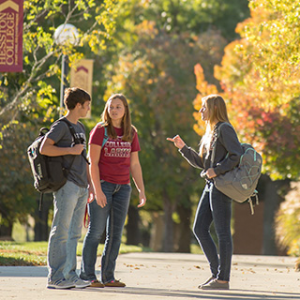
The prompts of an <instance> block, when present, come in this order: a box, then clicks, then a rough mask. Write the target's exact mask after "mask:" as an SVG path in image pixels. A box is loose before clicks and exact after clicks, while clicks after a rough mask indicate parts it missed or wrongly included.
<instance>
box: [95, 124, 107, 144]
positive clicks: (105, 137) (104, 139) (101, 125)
mask: <svg viewBox="0 0 300 300" xmlns="http://www.w3.org/2000/svg"><path fill="white" fill-rule="evenodd" d="M97 125H98V126H100V127H104V137H103V141H102V145H101V148H103V146H104V145H105V144H106V142H107V141H108V134H107V128H106V126H104V122H99V123H98V124H97Z"/></svg>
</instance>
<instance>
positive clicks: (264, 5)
mask: <svg viewBox="0 0 300 300" xmlns="http://www.w3.org/2000/svg"><path fill="white" fill-rule="evenodd" d="M250 9H251V17H250V18H249V19H247V20H245V21H244V22H242V23H240V24H239V25H238V26H237V28H236V31H237V33H238V34H240V36H241V39H239V40H236V41H234V42H232V43H230V44H229V45H228V46H227V47H226V48H225V54H224V57H223V59H222V63H221V66H216V67H215V77H216V78H217V79H218V80H220V85H221V87H222V91H221V93H222V95H223V96H224V98H225V99H227V100H228V104H229V112H230V114H231V120H233V123H234V125H236V127H237V128H238V132H239V134H240V138H241V140H242V141H247V142H250V143H252V144H253V145H254V146H255V147H256V149H257V150H258V151H261V152H262V154H263V159H264V164H263V172H264V174H265V176H264V177H263V178H266V176H267V177H268V176H269V177H271V179H272V180H270V179H269V180H267V182H266V191H276V190H277V191H278V193H277V195H273V196H272V197H271V194H269V195H268V194H266V195H265V196H263V198H264V201H265V205H266V206H267V207H268V208H269V209H268V208H266V210H265V217H264V219H265V220H267V219H268V220H270V222H269V224H268V227H269V229H268V230H267V231H266V234H265V237H266V238H265V240H270V238H271V239H272V240H273V242H274V230H273V225H274V223H273V222H274V212H275V211H276V210H277V209H278V207H279V203H280V201H282V199H283V197H281V196H280V195H279V194H280V191H279V189H282V188H283V187H284V186H285V187H286V184H287V183H288V181H289V179H298V178H299V167H300V166H299V163H300V160H299V150H300V148H299V145H300V137H299V134H298V131H299V129H300V127H299V117H300V114H299V109H298V103H299V96H300V88H299V85H298V84H297V81H298V78H299V68H298V65H299V60H300V57H299V47H298V42H297V41H298V40H299V26H300V21H299V17H298V15H299V10H300V7H299V5H298V4H297V3H295V2H293V1H290V0H284V1H276V0H273V1H272V0H271V1H265V0H259V1H250ZM202 79H203V78H202ZM202 79H201V80H202ZM201 80H200V81H201ZM196 102H197V101H196ZM198 103H199V102H197V104H198ZM273 180H275V181H273ZM268 186H269V188H268ZM273 242H272V243H273ZM273 244H274V243H273ZM266 248H268V249H269V250H266V251H267V252H268V251H273V250H272V249H271V247H268V246H267V245H266ZM267 254H274V253H273V252H272V253H270V252H269V253H267Z"/></svg>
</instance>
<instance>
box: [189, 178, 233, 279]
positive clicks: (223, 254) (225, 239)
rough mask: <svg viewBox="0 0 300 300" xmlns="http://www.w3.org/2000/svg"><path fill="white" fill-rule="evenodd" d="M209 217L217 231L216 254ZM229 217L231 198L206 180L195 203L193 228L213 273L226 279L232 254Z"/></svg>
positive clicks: (218, 277)
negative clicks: (198, 199)
mask: <svg viewBox="0 0 300 300" xmlns="http://www.w3.org/2000/svg"><path fill="white" fill-rule="evenodd" d="M212 221H214V225H215V230H216V233H217V238H218V244H219V256H218V251H217V247H216V245H215V243H214V241H213V239H212V237H211V234H210V226H211V224H212ZM230 221H231V199H230V198H229V197H227V196H226V195H224V194H223V193H221V192H220V191H218V190H217V189H216V187H215V186H214V184H213V183H208V184H207V185H206V186H205V188H204V191H203V193H202V196H201V198H200V201H199V204H198V208H197V212H196V216H195V222H194V227H193V231H194V234H195V236H196V238H197V240H198V242H199V244H200V246H201V248H202V250H203V252H204V254H205V256H206V258H207V260H208V262H209V265H210V269H211V272H212V276H214V277H216V278H217V279H219V280H225V281H229V278H230V268H231V257H232V236H231V229H230Z"/></svg>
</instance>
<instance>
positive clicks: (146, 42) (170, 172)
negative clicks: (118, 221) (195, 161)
mask: <svg viewBox="0 0 300 300" xmlns="http://www.w3.org/2000/svg"><path fill="white" fill-rule="evenodd" d="M135 33H136V35H137V37H138V40H137V42H136V43H135V44H134V45H133V47H132V50H131V51H130V52H125V51H124V52H123V53H122V55H120V57H119V60H118V61H117V62H116V65H115V67H114V69H113V71H114V70H115V71H114V72H112V74H110V78H111V81H108V89H107V92H106V95H105V98H106V99H107V98H108V97H109V96H110V95H111V94H112V93H116V92H122V93H124V94H125V95H126V96H127V98H128V99H129V101H130V107H131V114H132V120H133V123H134V124H135V125H136V127H137V129H138V132H139V137H140V142H141V148H142V152H141V154H140V159H141V163H142V167H143V170H144V179H145V182H146V183H147V184H146V188H147V193H148V198H149V199H151V200H150V201H149V204H148V205H147V208H148V209H149V208H150V209H151V208H152V209H157V208H160V207H162V205H163V203H164V202H163V201H170V202H173V203H177V204H179V203H180V204H182V203H184V202H186V201H189V197H188V196H187V195H186V194H188V195H191V194H192V193H193V192H195V191H196V190H197V191H198V187H199V185H198V184H197V183H196V181H200V180H199V179H198V175H197V173H198V172H197V171H196V170H194V169H192V168H191V167H190V166H189V165H188V164H187V162H186V161H184V160H181V159H180V156H179V155H178V151H177V150H176V148H175V147H174V146H173V145H171V144H170V143H168V142H166V138H167V137H169V136H174V135H176V134H180V135H181V136H182V137H183V139H184V140H186V142H187V143H188V144H190V145H191V146H193V147H195V148H197V147H198V146H197V144H198V142H199V138H197V137H196V135H195V134H194V133H193V130H192V129H193V120H192V114H193V106H192V101H191V100H192V99H193V98H194V97H195V95H196V90H195V79H194V76H193V68H194V65H195V64H196V62H197V61H198V60H201V61H207V64H205V63H204V66H205V67H206V69H207V70H209V64H210V63H211V62H213V61H215V62H217V61H219V60H220V58H221V54H222V49H223V46H224V44H222V42H223V40H222V38H221V37H220V36H219V35H218V34H217V33H211V34H210V35H209V36H208V35H206V34H203V35H200V36H189V34H188V33H183V34H181V35H177V36H170V35H168V34H166V33H165V32H163V31H160V30H159V29H158V28H157V27H156V26H155V24H154V23H153V22H146V21H144V22H143V23H142V24H140V25H139V26H137V27H136V32H135ZM209 43H210V44H209ZM206 45H207V47H206ZM208 45H209V46H208ZM212 48H213V49H215V51H214V52H213V51H212ZM208 58H209V59H210V60H208Z"/></svg>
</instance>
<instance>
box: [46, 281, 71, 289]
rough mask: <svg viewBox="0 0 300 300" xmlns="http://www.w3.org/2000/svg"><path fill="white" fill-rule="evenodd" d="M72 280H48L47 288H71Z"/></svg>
mask: <svg viewBox="0 0 300 300" xmlns="http://www.w3.org/2000/svg"><path fill="white" fill-rule="evenodd" d="M74 287H75V284H74V282H71V281H67V280H66V279H58V280H56V281H54V282H53V281H50V282H48V284H47V288H48V289H71V288H74Z"/></svg>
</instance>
